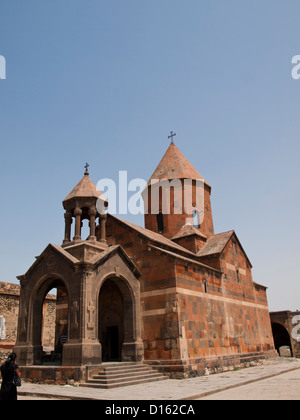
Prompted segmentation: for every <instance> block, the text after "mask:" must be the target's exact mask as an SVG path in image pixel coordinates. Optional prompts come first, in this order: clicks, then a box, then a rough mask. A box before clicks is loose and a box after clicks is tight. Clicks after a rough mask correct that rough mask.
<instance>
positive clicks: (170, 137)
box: [168, 131, 176, 143]
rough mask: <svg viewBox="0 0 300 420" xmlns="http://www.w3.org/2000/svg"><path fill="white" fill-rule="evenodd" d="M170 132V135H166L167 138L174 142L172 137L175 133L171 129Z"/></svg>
mask: <svg viewBox="0 0 300 420" xmlns="http://www.w3.org/2000/svg"><path fill="white" fill-rule="evenodd" d="M170 133H171V135H170V136H169V137H168V139H172V140H171V141H172V143H174V139H173V137H175V136H176V133H173V131H171V132H170Z"/></svg>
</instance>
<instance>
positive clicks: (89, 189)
mask: <svg viewBox="0 0 300 420" xmlns="http://www.w3.org/2000/svg"><path fill="white" fill-rule="evenodd" d="M101 195H102V194H101V192H100V191H99V190H98V188H97V187H96V185H95V184H94V183H93V181H92V180H91V178H90V177H89V175H88V174H85V175H84V177H83V178H82V180H81V181H80V182H79V183H78V184H77V185H76V187H75V188H74V189H73V190H72V191H71V192H70V194H69V195H68V196H67V197H66V198H65V199H64V202H66V201H69V200H71V199H73V198H86V197H95V198H99V197H100V196H101Z"/></svg>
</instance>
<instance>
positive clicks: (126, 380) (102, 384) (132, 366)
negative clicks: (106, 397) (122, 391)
mask: <svg viewBox="0 0 300 420" xmlns="http://www.w3.org/2000/svg"><path fill="white" fill-rule="evenodd" d="M166 379H168V377H166V376H164V375H163V374H162V373H160V372H158V371H157V370H156V369H154V368H152V367H151V366H147V365H145V364H142V363H134V362H133V363H126V362H125V363H124V362H123V363H122V362H120V363H105V364H103V365H102V366H101V369H100V370H99V372H98V374H96V375H93V376H92V378H89V379H88V380H87V381H86V382H85V383H83V384H81V386H85V387H92V388H102V389H110V388H117V387H122V386H129V385H136V384H142V383H147V382H153V381H162V380H166Z"/></svg>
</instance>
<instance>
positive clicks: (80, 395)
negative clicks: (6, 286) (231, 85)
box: [19, 358, 300, 401]
mask: <svg viewBox="0 0 300 420" xmlns="http://www.w3.org/2000/svg"><path fill="white" fill-rule="evenodd" d="M262 390H264V391H267V392H262ZM264 396H266V398H265V397H264ZM276 396H277V397H278V399H287V400H288V399H300V359H283V358H281V359H280V358H277V359H272V360H267V361H264V362H263V364H262V365H261V366H255V367H249V368H246V369H242V370H238V371H229V372H224V373H220V374H217V375H211V376H203V377H197V378H191V379H184V380H174V379H170V380H167V381H162V382H152V383H148V384H147V383H146V384H141V385H132V386H129V387H123V388H115V389H109V390H106V389H96V388H84V387H72V386H68V385H66V386H60V385H39V384H30V383H23V385H22V387H21V388H19V399H20V400H22V398H24V399H72V400H80V399H85V400H107V401H108V400H111V401H112V400H114V401H118V400H119V401H122V400H131V401H132V400H134V401H136V400H143V401H146V400H196V399H204V398H207V399H215V400H218V399H277V397H276Z"/></svg>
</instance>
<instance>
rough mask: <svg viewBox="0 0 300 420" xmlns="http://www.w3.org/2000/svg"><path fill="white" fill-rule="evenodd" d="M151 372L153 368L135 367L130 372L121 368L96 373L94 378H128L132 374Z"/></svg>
mask: <svg viewBox="0 0 300 420" xmlns="http://www.w3.org/2000/svg"><path fill="white" fill-rule="evenodd" d="M149 373H153V370H151V369H134V370H131V371H130V372H128V371H125V370H121V371H118V372H99V374H98V375H94V376H93V379H104V378H107V379H115V378H127V377H128V376H130V375H134V376H137V375H146V374H149Z"/></svg>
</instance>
